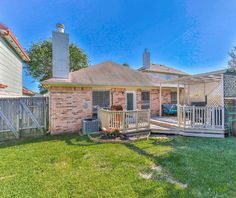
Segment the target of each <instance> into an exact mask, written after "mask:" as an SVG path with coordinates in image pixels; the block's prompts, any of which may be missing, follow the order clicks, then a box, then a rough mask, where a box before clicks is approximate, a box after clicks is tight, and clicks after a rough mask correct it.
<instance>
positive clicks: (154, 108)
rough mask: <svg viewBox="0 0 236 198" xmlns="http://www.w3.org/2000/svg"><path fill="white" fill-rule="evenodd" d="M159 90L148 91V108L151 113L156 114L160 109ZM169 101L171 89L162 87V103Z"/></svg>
mask: <svg viewBox="0 0 236 198" xmlns="http://www.w3.org/2000/svg"><path fill="white" fill-rule="evenodd" d="M159 94H160V92H159V90H158V89H152V90H151V93H150V103H151V105H150V109H151V115H152V116H157V115H158V114H159V110H160V108H159V107H160V98H159ZM168 103H171V90H170V89H162V104H168Z"/></svg>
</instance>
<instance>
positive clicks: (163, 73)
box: [138, 49, 189, 80]
mask: <svg viewBox="0 0 236 198" xmlns="http://www.w3.org/2000/svg"><path fill="white" fill-rule="evenodd" d="M138 70H139V71H142V72H146V73H148V74H149V75H151V76H153V77H154V78H160V79H164V80H174V79H177V78H181V77H184V76H189V74H187V73H185V72H183V71H180V70H177V69H175V68H171V67H168V66H165V65H161V64H153V63H151V62H150V52H149V51H148V49H145V50H144V53H143V66H142V67H140V68H139V69H138Z"/></svg>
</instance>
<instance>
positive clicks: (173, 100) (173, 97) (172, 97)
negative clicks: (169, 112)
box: [171, 92, 177, 104]
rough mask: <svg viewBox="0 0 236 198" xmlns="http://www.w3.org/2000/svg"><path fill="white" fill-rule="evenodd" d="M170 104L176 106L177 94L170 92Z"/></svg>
mask: <svg viewBox="0 0 236 198" xmlns="http://www.w3.org/2000/svg"><path fill="white" fill-rule="evenodd" d="M171 104H177V92H171Z"/></svg>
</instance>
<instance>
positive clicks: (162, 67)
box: [139, 64, 189, 75]
mask: <svg viewBox="0 0 236 198" xmlns="http://www.w3.org/2000/svg"><path fill="white" fill-rule="evenodd" d="M139 70H140V71H149V72H160V73H165V74H179V75H189V74H187V73H185V72H183V71H180V70H177V69H174V68H171V67H167V66H165V65H160V64H151V65H150V68H143V67H141V68H140V69H139Z"/></svg>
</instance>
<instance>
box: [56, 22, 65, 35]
mask: <svg viewBox="0 0 236 198" xmlns="http://www.w3.org/2000/svg"><path fill="white" fill-rule="evenodd" d="M56 27H57V30H58V32H62V33H64V31H65V25H64V24H62V23H57V24H56Z"/></svg>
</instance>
